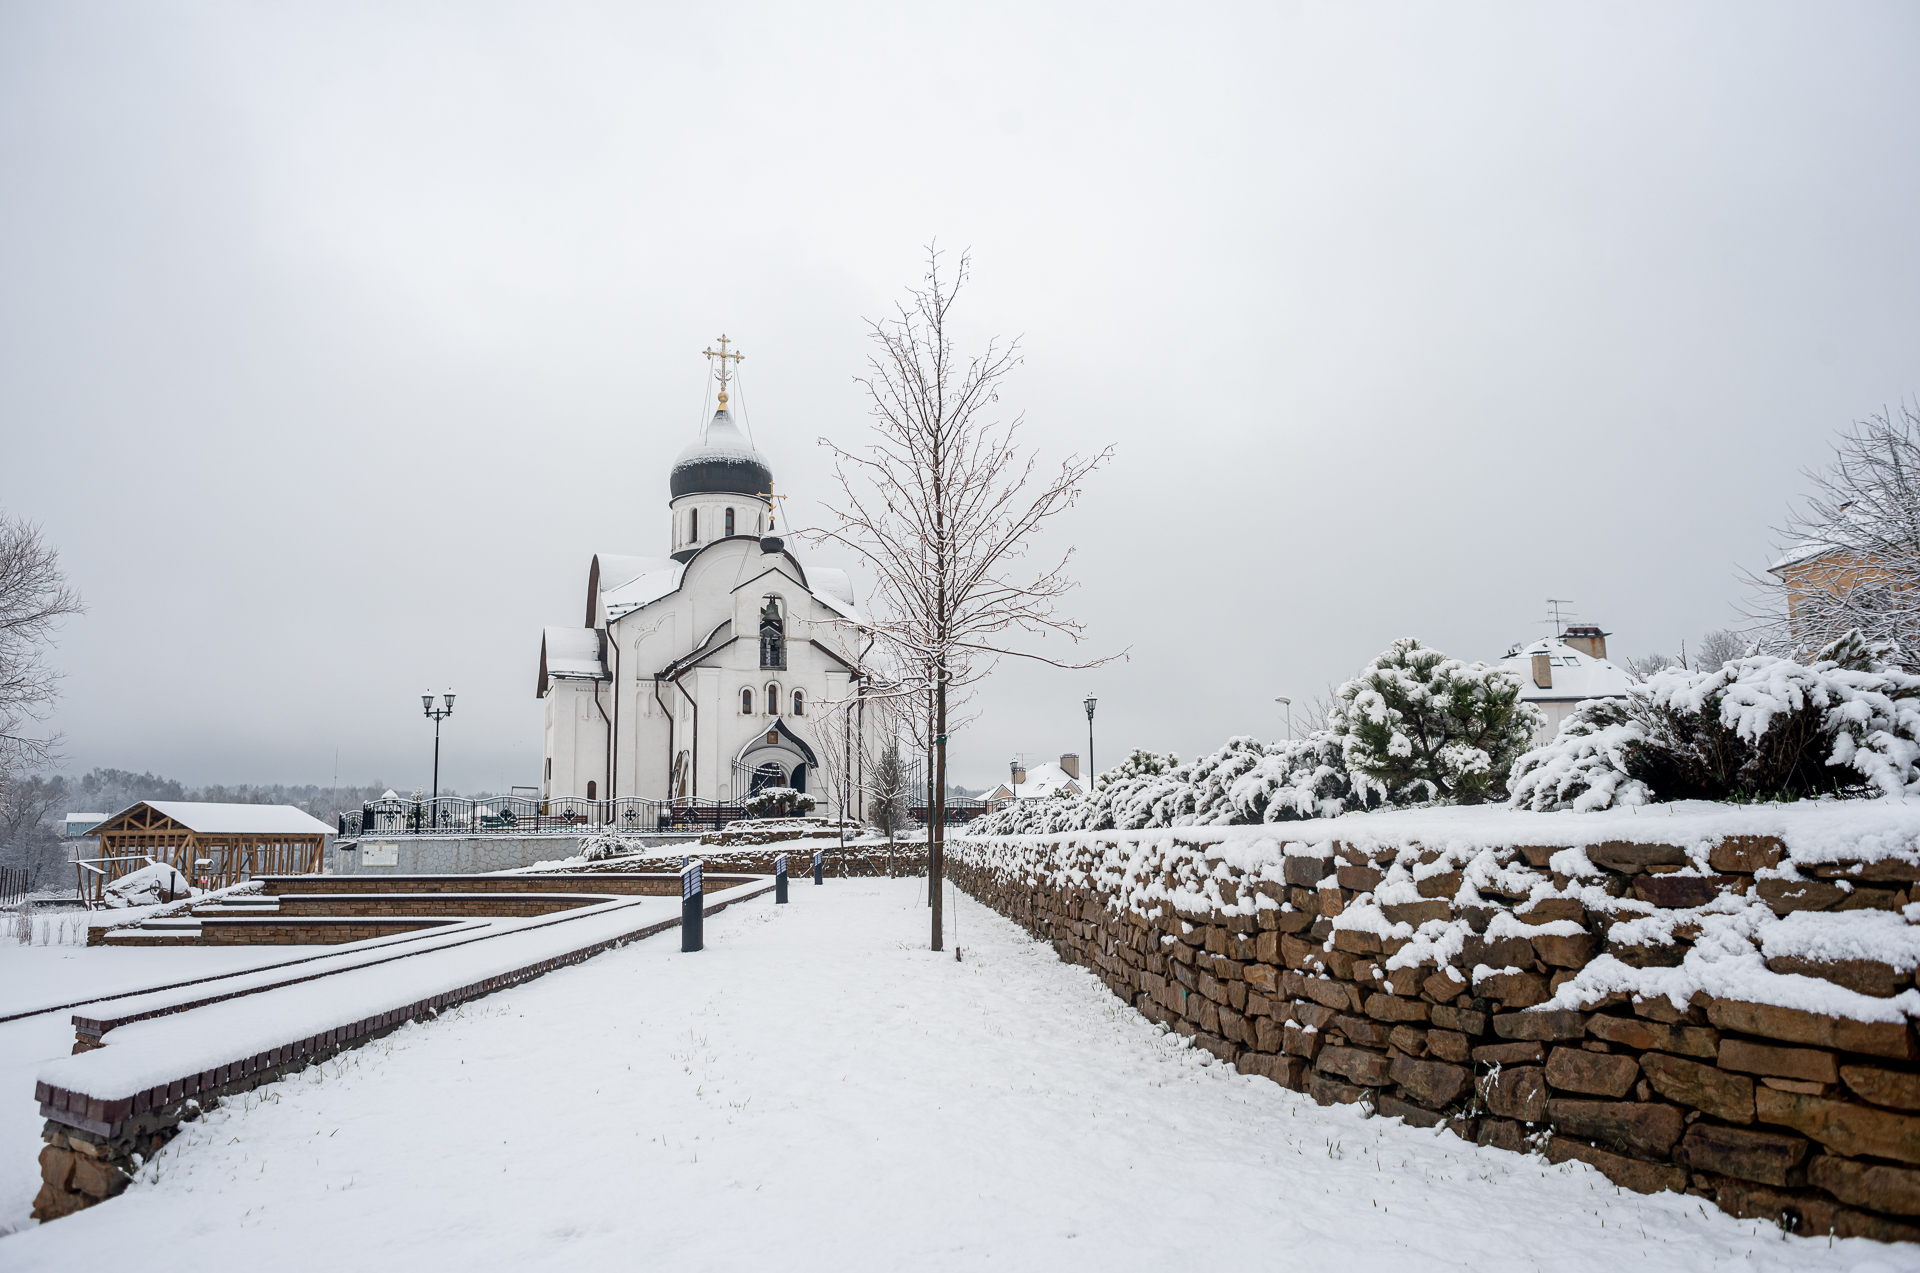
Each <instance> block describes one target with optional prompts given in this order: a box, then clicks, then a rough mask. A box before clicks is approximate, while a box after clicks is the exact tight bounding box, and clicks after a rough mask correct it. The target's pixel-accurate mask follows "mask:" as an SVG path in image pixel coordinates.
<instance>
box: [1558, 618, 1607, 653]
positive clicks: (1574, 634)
mask: <svg viewBox="0 0 1920 1273" xmlns="http://www.w3.org/2000/svg"><path fill="white" fill-rule="evenodd" d="M1607 635H1608V634H1607V633H1605V632H1602V631H1601V630H1600V629H1599V627H1598V626H1597V625H1595V624H1592V623H1576V624H1572V625H1570V626H1569V627H1568V628H1567V630H1566V632H1565V633H1564V634H1563V635H1562V636H1561V638H1560V639H1561V640H1562V641H1564V642H1565V643H1566V644H1568V645H1570V646H1572V647H1573V648H1574V649H1576V650H1578V651H1580V653H1582V654H1584V655H1586V656H1587V657H1588V658H1590V659H1604V658H1606V657H1607Z"/></svg>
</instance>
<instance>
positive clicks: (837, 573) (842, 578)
mask: <svg viewBox="0 0 1920 1273" xmlns="http://www.w3.org/2000/svg"><path fill="white" fill-rule="evenodd" d="M807 582H808V583H810V584H812V585H813V586H812V587H811V588H809V589H808V591H809V592H811V593H812V594H813V599H814V600H815V601H818V602H819V603H820V604H821V605H823V606H825V607H826V608H827V609H829V610H831V611H833V612H834V613H835V614H837V615H839V616H840V617H841V618H843V619H851V620H853V621H854V622H856V623H858V622H859V621H860V611H859V610H858V609H857V608H856V607H855V605H854V600H853V576H851V575H849V574H848V573H847V572H846V571H844V570H842V569H840V568H839V567H838V566H815V567H813V568H812V569H810V570H808V571H807Z"/></svg>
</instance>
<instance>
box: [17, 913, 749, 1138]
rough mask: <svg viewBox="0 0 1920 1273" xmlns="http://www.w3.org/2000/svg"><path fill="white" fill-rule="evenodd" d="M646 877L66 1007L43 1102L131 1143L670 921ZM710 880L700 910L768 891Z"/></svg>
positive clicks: (54, 1114)
mask: <svg viewBox="0 0 1920 1273" xmlns="http://www.w3.org/2000/svg"><path fill="white" fill-rule="evenodd" d="M574 878H575V879H578V878H579V877H574ZM625 879H626V880H627V881H630V882H633V883H640V882H641V881H639V880H638V879H637V878H636V877H632V876H628V877H625ZM391 880H392V877H388V878H387V880H386V881H383V882H386V883H391ZM468 882H470V878H469V881H468ZM645 882H646V883H647V884H649V885H650V886H651V887H649V888H648V889H647V890H645V891H644V892H642V891H641V890H638V889H636V890H635V891H634V893H632V894H629V895H626V896H618V895H615V896H602V897H599V898H596V899H594V900H593V902H592V904H590V905H587V906H583V907H577V908H573V909H569V910H566V911H562V912H559V913H556V914H549V915H543V916H537V917H533V918H519V919H511V918H510V919H490V920H467V921H456V925H457V926H458V931H457V934H456V933H455V931H454V930H449V932H448V934H447V935H446V938H445V940H435V939H431V938H430V939H426V940H423V941H420V942H418V944H417V945H415V946H414V947H413V948H412V949H408V950H405V951H397V950H395V949H394V944H393V943H388V944H385V945H375V946H371V947H368V948H363V949H358V950H352V951H342V952H341V956H342V957H337V958H328V959H325V960H321V959H316V960H313V961H311V962H310V964H309V965H308V966H306V967H297V966H282V967H276V968H273V969H266V970H262V971H259V972H254V973H247V974H239V975H235V976H232V977H228V978H223V979H220V980H219V981H218V982H215V983H212V984H203V985H196V986H190V987H184V988H182V989H180V990H175V991H166V992H159V993H156V994H152V995H145V996H136V997H133V998H128V999H118V1000H110V1001H108V1002H106V1003H104V1004H101V1005H99V1006H98V1007H96V1008H94V1009H93V1010H92V1011H90V1012H89V1013H88V1014H87V1016H86V1017H85V1018H82V1017H79V1016H76V1017H75V1026H76V1028H77V1029H78V1030H79V1031H80V1032H81V1035H82V1042H83V1046H85V1045H86V1044H87V1043H89V1042H90V1043H91V1044H92V1046H87V1047H86V1050H84V1051H81V1052H79V1053H77V1054H76V1055H74V1056H72V1057H68V1058H65V1059H62V1060H60V1061H57V1062H54V1063H52V1064H50V1065H48V1066H47V1067H45V1069H43V1070H42V1072H41V1074H40V1076H39V1081H38V1083H37V1084H36V1088H35V1095H36V1098H37V1099H38V1100H39V1102H40V1106H41V1113H42V1115H43V1116H44V1117H46V1118H48V1119H49V1120H51V1121H52V1122H53V1123H56V1124H61V1125H64V1126H66V1127H68V1128H72V1129H76V1130H78V1131H81V1132H84V1133H87V1134H89V1135H91V1136H94V1137H97V1138H99V1139H100V1140H101V1141H103V1142H110V1143H111V1144H112V1145H115V1146H121V1147H123V1148H127V1149H128V1150H129V1152H131V1147H132V1146H133V1145H134V1143H135V1142H141V1143H146V1142H150V1141H151V1140H152V1138H153V1136H154V1134H155V1133H156V1132H161V1133H162V1139H164V1133H165V1130H166V1129H168V1128H170V1127H171V1126H173V1125H175V1124H177V1123H178V1122H179V1121H181V1120H182V1119H183V1118H186V1117H190V1116H191V1115H192V1114H193V1113H194V1112H197V1111H198V1109H199V1108H200V1103H203V1102H204V1100H205V1098H206V1097H208V1096H210V1095H221V1094H228V1093H232V1092H237V1091H243V1090H246V1089H248V1088H251V1087H253V1086H256V1085H257V1084H259V1083H263V1082H267V1081H270V1080H271V1079H273V1078H276V1077H278V1076H279V1075H281V1074H282V1073H285V1072H287V1071H288V1070H290V1069H294V1068H299V1067H301V1066H304V1065H306V1064H309V1063H311V1062H312V1061H314V1060H316V1059H319V1058H321V1057H324V1056H327V1055H331V1054H332V1053H334V1052H337V1051H340V1050H341V1049H343V1048H347V1047H353V1046H357V1045H358V1044H360V1043H362V1042H365V1041H367V1040H368V1039H371V1038H374V1037H377V1036H379V1035H381V1034H384V1033H385V1032H386V1031H388V1030H391V1029H393V1028H394V1027H396V1026H398V1025H400V1024H403V1023H404V1022H406V1021H408V1020H411V1019H412V1018H414V1017H417V1016H421V1015H423V1014H430V1013H437V1012H439V1011H441V1010H443V1009H445V1008H447V1007H451V1006H452V1005H454V1004H457V1003H463V1002H465V1001H467V1000H469V999H473V998H477V997H479V996H481V995H486V994H491V993H492V992H494V991H496V990H500V989H504V988H506V987H507V986H511V985H517V984H519V983H520V982H523V981H526V980H529V979H531V978H534V977H538V976H540V975H542V974H544V973H546V972H549V971H552V970H553V969H555V968H559V967H564V966H566V965H568V964H572V963H577V962H579V961H580V960H583V959H587V958H591V957H592V956H593V955H595V954H598V953H600V952H602V951H604V950H608V949H611V948H612V947H614V946H618V945H622V944H624V943H626V942H629V941H634V940H637V939H639V938H642V937H647V936H651V935H652V934H655V933H659V932H663V931H666V930H669V929H672V928H675V927H678V925H679V923H680V907H679V904H678V899H677V897H673V898H666V897H661V896H660V894H661V893H662V892H664V891H666V888H667V887H668V886H671V887H672V889H673V891H674V892H675V893H677V891H678V880H677V878H676V877H672V876H666V877H661V878H658V879H655V880H651V881H645ZM708 883H709V884H710V885H712V886H715V887H714V890H713V891H710V892H709V894H708V897H709V899H710V900H709V901H708V903H707V905H706V907H705V913H706V914H708V915H712V914H715V913H717V912H719V911H721V910H723V909H725V908H726V907H727V906H729V905H731V904H733V903H735V902H739V901H745V900H747V899H749V898H753V897H758V896H760V895H761V894H763V893H767V892H770V891H772V889H773V881H772V880H770V879H766V878H764V877H759V878H753V877H749V878H742V877H738V876H733V877H711V878H710V879H709V881H708ZM230 922H240V921H230ZM440 936H441V935H440V934H436V935H435V938H438V937H440ZM322 965H324V966H322ZM189 1101H193V1102H195V1103H194V1104H192V1105H191V1106H189V1104H188V1102H189ZM149 1148H151V1146H150V1145H149Z"/></svg>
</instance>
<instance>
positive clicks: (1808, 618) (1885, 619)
mask: <svg viewBox="0 0 1920 1273" xmlns="http://www.w3.org/2000/svg"><path fill="white" fill-rule="evenodd" d="M1833 451H1834V458H1833V461H1832V462H1831V463H1830V464H1828V465H1827V467H1826V468H1824V469H1821V470H1818V471H1809V472H1808V473H1807V474H1806V476H1807V479H1808V480H1809V481H1810V482H1811V483H1812V485H1813V489H1812V492H1811V493H1810V494H1809V495H1808V496H1807V499H1806V502H1805V505H1804V507H1802V508H1800V509H1798V510H1796V511H1794V512H1792V513H1791V514H1789V516H1788V519H1787V521H1786V523H1785V524H1784V525H1782V526H1780V527H1778V528H1777V533H1778V534H1779V536H1780V539H1781V543H1780V545H1779V548H1780V553H1781V557H1780V559H1779V560H1778V561H1777V562H1776V563H1775V565H1774V566H1773V567H1771V568H1770V569H1769V570H1768V572H1767V573H1766V574H1763V575H1755V574H1752V573H1751V572H1749V573H1747V575H1746V582H1747V584H1748V586H1749V587H1750V588H1751V589H1752V590H1753V599H1752V601H1751V603H1750V604H1749V605H1748V606H1747V607H1746V608H1745V609H1746V614H1747V617H1748V618H1749V619H1750V620H1752V621H1753V627H1752V628H1751V629H1750V630H1749V634H1750V635H1752V636H1755V637H1757V638H1758V639H1759V643H1760V645H1761V646H1762V648H1764V649H1767V650H1769V651H1770V652H1775V653H1780V654H1786V655H1792V654H1795V653H1798V654H1801V655H1804V654H1806V653H1808V652H1810V651H1812V650H1816V649H1819V648H1820V647H1821V646H1824V645H1826V644H1828V643H1829V642H1831V641H1833V640H1835V639H1836V638H1838V637H1840V636H1842V635H1844V634H1845V633H1846V632H1848V631H1849V630H1851V629H1855V628H1857V629H1859V630H1860V632H1861V634H1862V635H1863V636H1865V637H1866V638H1867V640H1868V641H1869V642H1871V643H1873V644H1875V645H1880V646H1884V647H1888V652H1889V654H1890V656H1891V658H1892V659H1893V661H1895V662H1898V663H1899V664H1901V665H1902V666H1904V667H1905V668H1907V669H1908V670H1910V671H1911V670H1920V411H1916V409H1915V408H1914V407H1913V406H1909V405H1905V404H1903V405H1902V406H1901V408H1900V412H1899V415H1898V416H1897V417H1896V416H1895V415H1894V414H1893V413H1892V412H1889V411H1882V412H1880V413H1879V414H1877V415H1874V416H1871V417H1869V418H1868V419H1866V420H1862V421H1858V422H1856V423H1855V424H1854V425H1853V426H1852V427H1851V428H1849V429H1846V430H1844V431H1842V432H1841V434H1840V437H1839V439H1838V440H1837V441H1836V442H1835V443H1834V448H1833Z"/></svg>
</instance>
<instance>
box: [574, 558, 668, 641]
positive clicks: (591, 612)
mask: <svg viewBox="0 0 1920 1273" xmlns="http://www.w3.org/2000/svg"><path fill="white" fill-rule="evenodd" d="M685 569H686V568H685V567H684V566H683V565H681V564H680V563H679V562H677V561H675V560H673V559H672V558H671V557H629V556H624V555H621V554H616V553H596V554H594V558H593V565H592V567H590V568H589V569H588V571H587V618H586V626H587V627H590V628H592V627H598V626H599V625H600V624H601V623H602V622H606V623H611V622H613V621H614V620H615V619H618V618H620V617H621V616H622V615H626V614H630V613H632V612H633V611H635V610H638V609H639V608H640V607H642V606H645V605H650V604H652V603H653V602H655V601H658V600H659V599H660V598H662V597H664V596H666V595H667V594H668V593H670V592H672V591H673V590H674V589H675V588H678V587H679V586H680V579H681V575H682V573H683V572H684V571H685Z"/></svg>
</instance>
